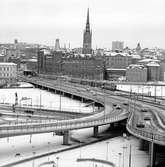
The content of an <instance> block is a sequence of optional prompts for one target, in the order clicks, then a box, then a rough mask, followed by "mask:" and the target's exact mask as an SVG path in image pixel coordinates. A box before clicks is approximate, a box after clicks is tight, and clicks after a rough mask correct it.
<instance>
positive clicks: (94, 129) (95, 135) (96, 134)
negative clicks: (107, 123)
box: [93, 126, 99, 137]
mask: <svg viewBox="0 0 165 167" xmlns="http://www.w3.org/2000/svg"><path fill="white" fill-rule="evenodd" d="M98 134H99V127H98V126H94V127H93V136H94V137H98Z"/></svg>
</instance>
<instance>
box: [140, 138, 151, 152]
mask: <svg viewBox="0 0 165 167" xmlns="http://www.w3.org/2000/svg"><path fill="white" fill-rule="evenodd" d="M148 147H149V143H148V141H146V140H143V139H140V144H139V150H142V151H147V150H148Z"/></svg>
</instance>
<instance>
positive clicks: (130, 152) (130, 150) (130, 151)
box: [128, 144, 132, 167]
mask: <svg viewBox="0 0 165 167" xmlns="http://www.w3.org/2000/svg"><path fill="white" fill-rule="evenodd" d="M131 147H132V146H131V144H130V148H129V166H128V167H131V163H132V162H131V160H132V158H131V154H132V148H131Z"/></svg>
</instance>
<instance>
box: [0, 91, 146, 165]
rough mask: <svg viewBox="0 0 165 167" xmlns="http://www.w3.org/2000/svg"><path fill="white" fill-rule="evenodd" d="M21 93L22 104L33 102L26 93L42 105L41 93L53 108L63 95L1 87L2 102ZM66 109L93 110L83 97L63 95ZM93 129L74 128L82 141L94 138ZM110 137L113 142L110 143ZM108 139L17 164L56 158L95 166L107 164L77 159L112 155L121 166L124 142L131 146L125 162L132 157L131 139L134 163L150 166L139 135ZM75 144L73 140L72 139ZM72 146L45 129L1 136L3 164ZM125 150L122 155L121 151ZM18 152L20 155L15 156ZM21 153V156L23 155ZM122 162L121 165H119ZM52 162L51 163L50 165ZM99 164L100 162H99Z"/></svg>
mask: <svg viewBox="0 0 165 167" xmlns="http://www.w3.org/2000/svg"><path fill="white" fill-rule="evenodd" d="M16 92H17V94H18V102H19V104H20V103H21V105H23V104H25V103H26V104H30V103H31V101H30V100H29V101H28V100H26V101H23V100H22V101H21V99H22V97H28V98H32V105H38V106H39V105H40V97H41V103H42V105H43V106H44V107H46V108H47V107H49V108H56V109H57V108H59V103H60V97H59V95H55V94H53V93H50V92H47V91H43V90H39V89H34V88H26V89H21V88H19V89H0V102H1V103H14V102H15V93H16ZM61 101H62V103H61V104H62V109H64V108H67V109H69V108H70V109H72V108H73V109H74V108H75V109H77V108H78V109H80V110H81V111H82V112H91V111H92V107H91V108H89V109H88V108H87V107H84V106H85V104H84V103H80V102H79V101H73V100H71V99H68V98H65V97H62V100H61ZM107 128H108V126H101V127H100V128H99V131H100V132H101V131H104V130H106V129H107ZM92 133H93V129H92V128H88V129H81V130H75V131H72V132H71V134H72V135H73V137H75V138H78V139H79V140H81V141H84V140H92V139H93V138H91V136H92ZM107 141H108V142H109V144H107ZM107 141H103V142H99V143H96V144H92V145H89V146H84V147H82V148H78V149H74V150H70V151H67V152H63V153H59V154H56V155H52V156H47V157H44V158H41V159H35V160H34V161H29V162H27V163H24V164H20V165H17V167H29V166H33V167H38V165H39V164H41V163H42V162H45V161H48V160H53V161H55V162H57V157H59V160H58V167H71V166H72V167H93V166H94V165H97V167H103V166H104V167H106V165H103V164H96V163H91V162H83V163H82V162H76V160H77V158H79V157H82V158H98V159H103V160H105V159H106V157H107V155H108V160H110V161H112V162H114V163H115V164H116V165H117V167H119V166H122V164H123V148H122V147H123V146H125V147H127V148H126V149H125V150H124V164H125V166H128V160H129V158H128V157H129V146H130V143H131V145H132V166H131V167H139V166H140V167H146V166H147V164H148V156H147V155H146V153H145V152H142V151H139V150H138V145H139V141H138V140H137V139H135V138H131V139H130V140H126V139H123V138H122V137H119V138H114V139H111V140H110V139H109V140H107ZM72 144H73V143H72ZM107 146H108V154H107ZM66 147H69V146H63V145H62V136H53V133H45V134H36V135H32V138H31V137H30V135H24V136H17V137H10V138H1V139H0V166H1V165H4V164H7V163H10V162H14V161H18V160H21V159H24V158H27V157H32V156H33V154H34V153H35V155H39V154H41V153H45V152H51V151H55V150H58V149H60V148H66ZM119 153H121V155H120V154H119ZM16 154H17V156H15V155H16ZM19 154H20V156H19ZM119 163H120V165H119ZM49 166H50V165H49ZM95 167H96V166H95Z"/></svg>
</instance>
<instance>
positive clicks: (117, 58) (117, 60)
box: [105, 53, 132, 69]
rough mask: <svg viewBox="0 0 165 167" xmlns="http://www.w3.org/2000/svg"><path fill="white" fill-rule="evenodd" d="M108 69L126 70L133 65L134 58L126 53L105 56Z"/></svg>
mask: <svg viewBox="0 0 165 167" xmlns="http://www.w3.org/2000/svg"><path fill="white" fill-rule="evenodd" d="M105 62H106V68H119V69H121V68H122V69H124V68H126V67H128V66H129V65H130V64H132V56H130V55H128V54H125V53H111V54H110V55H108V56H105Z"/></svg>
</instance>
